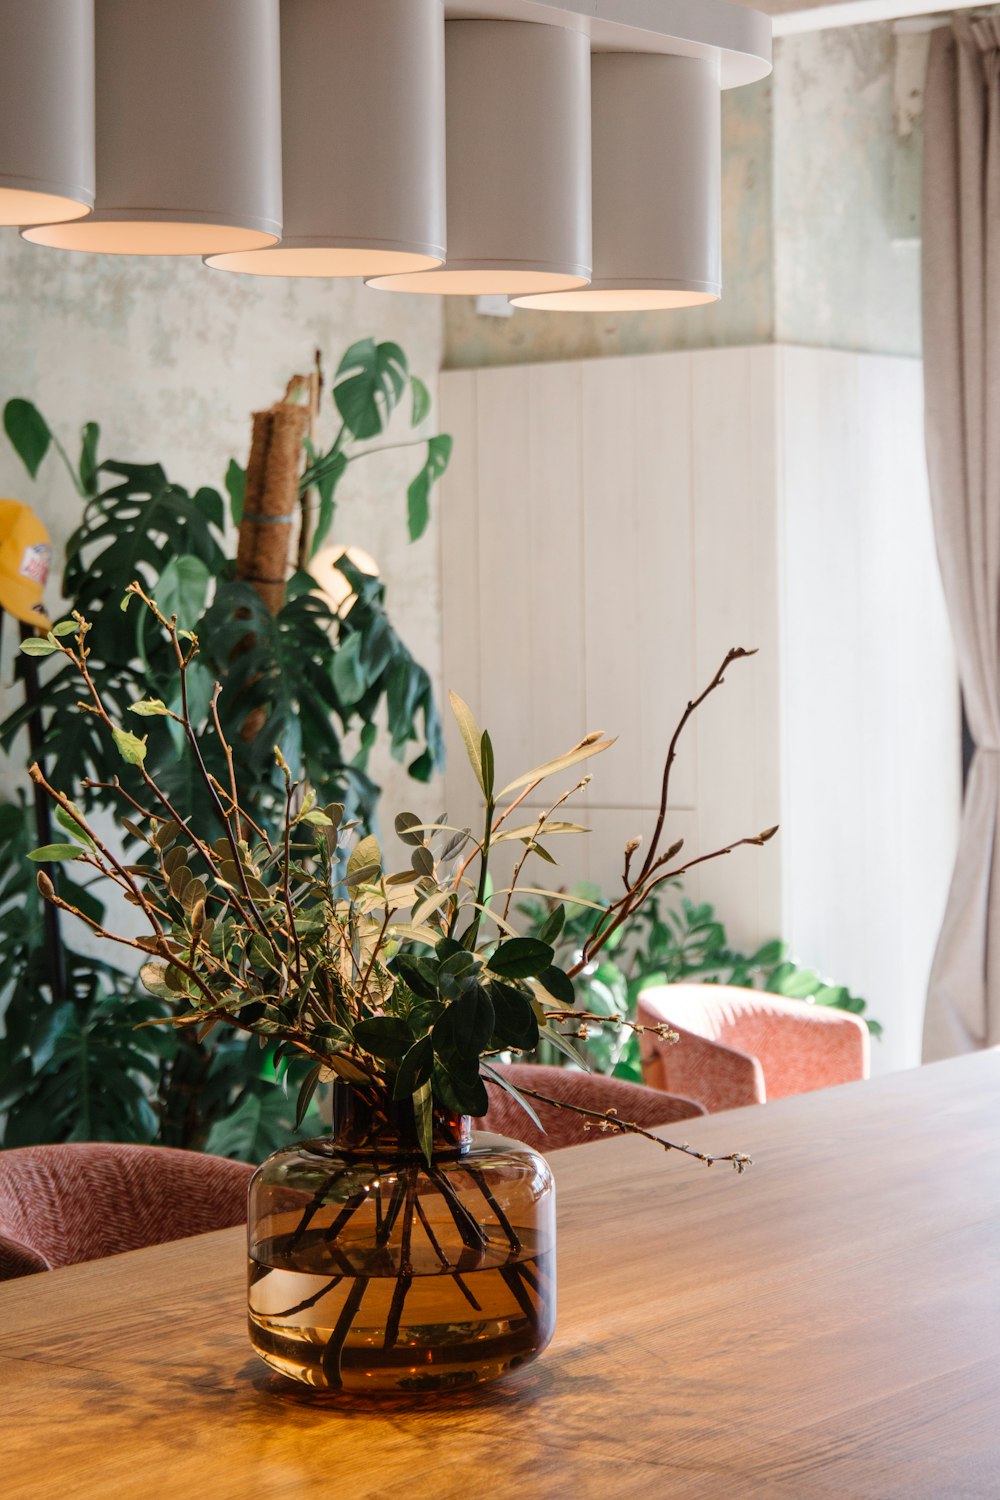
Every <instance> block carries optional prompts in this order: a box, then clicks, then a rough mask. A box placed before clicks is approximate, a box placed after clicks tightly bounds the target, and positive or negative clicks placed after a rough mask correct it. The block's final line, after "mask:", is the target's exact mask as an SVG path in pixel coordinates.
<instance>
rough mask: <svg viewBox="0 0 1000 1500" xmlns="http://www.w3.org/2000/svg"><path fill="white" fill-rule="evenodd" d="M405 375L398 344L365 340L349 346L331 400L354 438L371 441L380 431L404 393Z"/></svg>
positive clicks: (406, 373) (338, 371)
mask: <svg viewBox="0 0 1000 1500" xmlns="http://www.w3.org/2000/svg"><path fill="white" fill-rule="evenodd" d="M355 372H356V373H355ZM408 374H409V367H408V364H407V359H406V355H405V354H404V353H403V351H402V349H401V348H400V347H399V345H398V344H393V343H389V342H385V343H381V344H376V343H375V340H374V339H371V338H368V339H361V340H359V341H358V343H356V344H352V345H351V347H350V349H348V351H347V353H346V354H345V355H344V357H343V359H342V360H341V362H340V367H339V369H338V370H337V384H336V385H335V386H334V388H333V399H334V402H335V403H336V407H337V410H338V411H339V412H340V415H341V418H342V419H343V421H344V423H345V424H346V426H347V428H348V430H349V431H350V432H351V433H352V434H353V436H354V437H356V438H362V439H364V438H373V437H377V436H378V434H379V433H380V432H382V431H383V430H384V428H385V426H386V424H387V423H388V421H389V418H390V416H391V415H392V411H393V408H394V406H395V405H396V403H397V401H399V399H400V397H401V396H402V394H403V392H404V390H405V389H406V383H407V377H408ZM341 376H343V377H345V378H344V379H341Z"/></svg>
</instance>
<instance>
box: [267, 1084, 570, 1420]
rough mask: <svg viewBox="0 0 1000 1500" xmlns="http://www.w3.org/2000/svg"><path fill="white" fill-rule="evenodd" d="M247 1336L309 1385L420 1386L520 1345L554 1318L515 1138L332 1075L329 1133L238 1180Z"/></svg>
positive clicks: (524, 1356)
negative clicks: (430, 1129) (245, 1200)
mask: <svg viewBox="0 0 1000 1500" xmlns="http://www.w3.org/2000/svg"><path fill="white" fill-rule="evenodd" d="M248 1234H249V1253H250V1269H249V1312H250V1339H251V1342H252V1344H253V1346H254V1349H255V1350H256V1351H257V1353H258V1354H259V1355H260V1357H261V1358H262V1359H263V1360H265V1361H266V1362H267V1364H269V1365H271V1366H273V1368H274V1369H276V1370H280V1371H281V1372H282V1374H284V1375H288V1376H291V1378H292V1379H294V1380H299V1381H302V1382H303V1383H304V1384H306V1385H310V1386H314V1387H316V1388H317V1389H319V1390H343V1391H351V1392H361V1391H397V1392H419V1391H434V1390H440V1389H447V1388H452V1387H459V1386H466V1385H473V1384H476V1383H477V1382H479V1381H484V1380H494V1379H496V1377H497V1376H500V1375H504V1374H506V1373H507V1372H508V1371H509V1370H515V1369H517V1368H518V1367H519V1366H521V1365H524V1364H526V1363H527V1362H528V1361H529V1360H532V1359H534V1358H535V1356H536V1355H538V1354H540V1353H541V1351H542V1350H543V1349H544V1348H545V1346H546V1344H547V1343H548V1342H549V1339H550V1338H551V1337H552V1330H553V1327H554V1324H555V1315H556V1268H555V1188H554V1185H553V1182H552V1174H551V1172H550V1171H549V1168H548V1164H547V1163H546V1161H545V1159H544V1157H542V1156H539V1154H538V1152H537V1151H533V1150H532V1149H531V1148H530V1147H529V1146H525V1145H522V1144H521V1143H520V1142H518V1141H509V1140H505V1139H504V1138H502V1137H501V1136H495V1135H485V1134H480V1133H478V1132H476V1133H473V1132H471V1131H470V1128H469V1121H468V1119H466V1118H446V1117H444V1116H440V1117H436V1118H435V1128H434V1149H433V1152H432V1156H431V1160H430V1162H428V1161H427V1159H426V1157H425V1156H424V1154H423V1153H422V1152H421V1151H420V1149H419V1146H418V1144H417V1137H416V1130H415V1126H414V1120H413V1111H412V1107H411V1106H410V1104H409V1103H408V1102H407V1103H406V1104H401V1105H396V1104H391V1103H389V1102H388V1101H386V1100H384V1099H382V1100H377V1101H372V1100H367V1099H366V1098H365V1097H364V1096H363V1095H362V1094H361V1093H360V1092H358V1091H356V1090H354V1089H352V1088H351V1087H349V1086H347V1085H344V1084H340V1083H338V1084H336V1085H335V1088H334V1109H333V1133H332V1135H331V1136H330V1137H329V1138H326V1137H324V1138H321V1139H318V1140H311V1141H304V1142H299V1143H297V1144H296V1145H294V1146H289V1147H286V1148H285V1149H284V1150H282V1151H277V1152H275V1154H274V1155H273V1156H270V1157H268V1159H267V1160H266V1161H265V1162H264V1163H263V1165H262V1166H260V1167H259V1168H258V1169H257V1171H256V1173H255V1174H254V1177H253V1180H252V1182H251V1185H250V1214H249V1228H248Z"/></svg>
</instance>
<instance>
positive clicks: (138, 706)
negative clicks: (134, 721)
mask: <svg viewBox="0 0 1000 1500" xmlns="http://www.w3.org/2000/svg"><path fill="white" fill-rule="evenodd" d="M128 711H129V713H130V714H138V715H139V718H140V719H153V718H157V717H162V716H163V715H164V714H168V713H169V712H170V710H169V708H168V707H167V705H166V704H165V703H164V701H163V699H162V698H143V699H142V700H141V702H139V703H131V704H129V710H128Z"/></svg>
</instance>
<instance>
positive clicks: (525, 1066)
mask: <svg viewBox="0 0 1000 1500" xmlns="http://www.w3.org/2000/svg"><path fill="white" fill-rule="evenodd" d="M497 1072H498V1073H502V1074H504V1076H505V1077H506V1078H507V1079H509V1081H510V1082H511V1083H512V1084H513V1085H514V1087H515V1088H526V1089H535V1090H537V1092H538V1093H539V1094H545V1095H547V1096H548V1098H550V1099H558V1100H559V1101H560V1103H562V1102H565V1103H567V1104H577V1105H581V1106H582V1107H583V1108H584V1109H596V1110H600V1111H601V1112H602V1113H605V1112H606V1111H607V1110H609V1109H615V1110H617V1111H618V1116H619V1119H622V1120H631V1121H632V1123H633V1124H635V1125H642V1126H643V1127H644V1129H646V1130H654V1129H656V1128H657V1126H660V1125H670V1124H672V1123H673V1122H674V1121H675V1120H689V1119H691V1118H692V1117H693V1116H695V1115H703V1114H705V1110H704V1109H703V1108H702V1106H701V1105H700V1104H696V1103H695V1102H694V1100H693V1099H680V1098H677V1097H674V1096H671V1095H669V1094H665V1093H661V1092H659V1091H657V1090H656V1089H647V1088H643V1087H642V1085H641V1084H638V1083H629V1082H628V1081H627V1080H625V1079H622V1078H606V1077H605V1076H603V1075H602V1074H597V1073H581V1072H580V1071H579V1070H578V1069H576V1068H547V1067H540V1066H536V1064H534V1063H510V1064H508V1065H507V1066H506V1067H499V1068H497ZM487 1088H488V1090H489V1095H490V1107H489V1112H488V1114H487V1115H486V1116H485V1117H484V1118H483V1119H481V1120H476V1122H475V1124H476V1125H477V1127H478V1128H479V1129H480V1130H493V1131H495V1132H496V1133H497V1135H507V1136H512V1137H513V1139H514V1140H517V1141H524V1142H525V1143H526V1144H527V1145H529V1146H534V1148H535V1150H536V1151H555V1150H556V1149H557V1148H558V1147H560V1146H578V1145H582V1144H583V1143H584V1142H586V1141H600V1140H603V1139H604V1134H603V1133H602V1131H601V1129H600V1126H599V1125H596V1126H595V1125H591V1127H590V1128H589V1129H588V1128H587V1121H586V1118H585V1117H584V1116H582V1115H575V1114H573V1113H572V1112H571V1111H570V1110H566V1109H558V1108H556V1107H555V1106H553V1105H551V1104H542V1103H540V1102H539V1101H538V1100H537V1099H531V1100H529V1103H530V1104H531V1107H532V1109H533V1110H534V1111H535V1113H536V1115H537V1116H538V1118H539V1119H540V1120H541V1122H542V1125H543V1126H544V1127H545V1128H544V1131H542V1130H539V1129H538V1127H537V1126H536V1125H533V1124H532V1122H531V1120H530V1119H529V1117H528V1116H527V1115H526V1114H525V1112H524V1110H523V1109H522V1108H521V1106H520V1105H519V1104H518V1102H517V1100H516V1099H512V1098H511V1096H510V1094H507V1093H505V1092H504V1091H503V1089H501V1088H499V1087H498V1086H497V1085H496V1084H495V1083H488V1084H487Z"/></svg>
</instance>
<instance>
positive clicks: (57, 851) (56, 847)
mask: <svg viewBox="0 0 1000 1500" xmlns="http://www.w3.org/2000/svg"><path fill="white" fill-rule="evenodd" d="M82 857H83V850H82V849H81V848H80V845H79V844H43V845H42V847H41V848H40V849H32V850H31V852H30V853H29V855H28V858H29V859H33V860H34V861H35V863H36V864H48V863H49V862H50V861H55V860H60V859H81V858H82Z"/></svg>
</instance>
